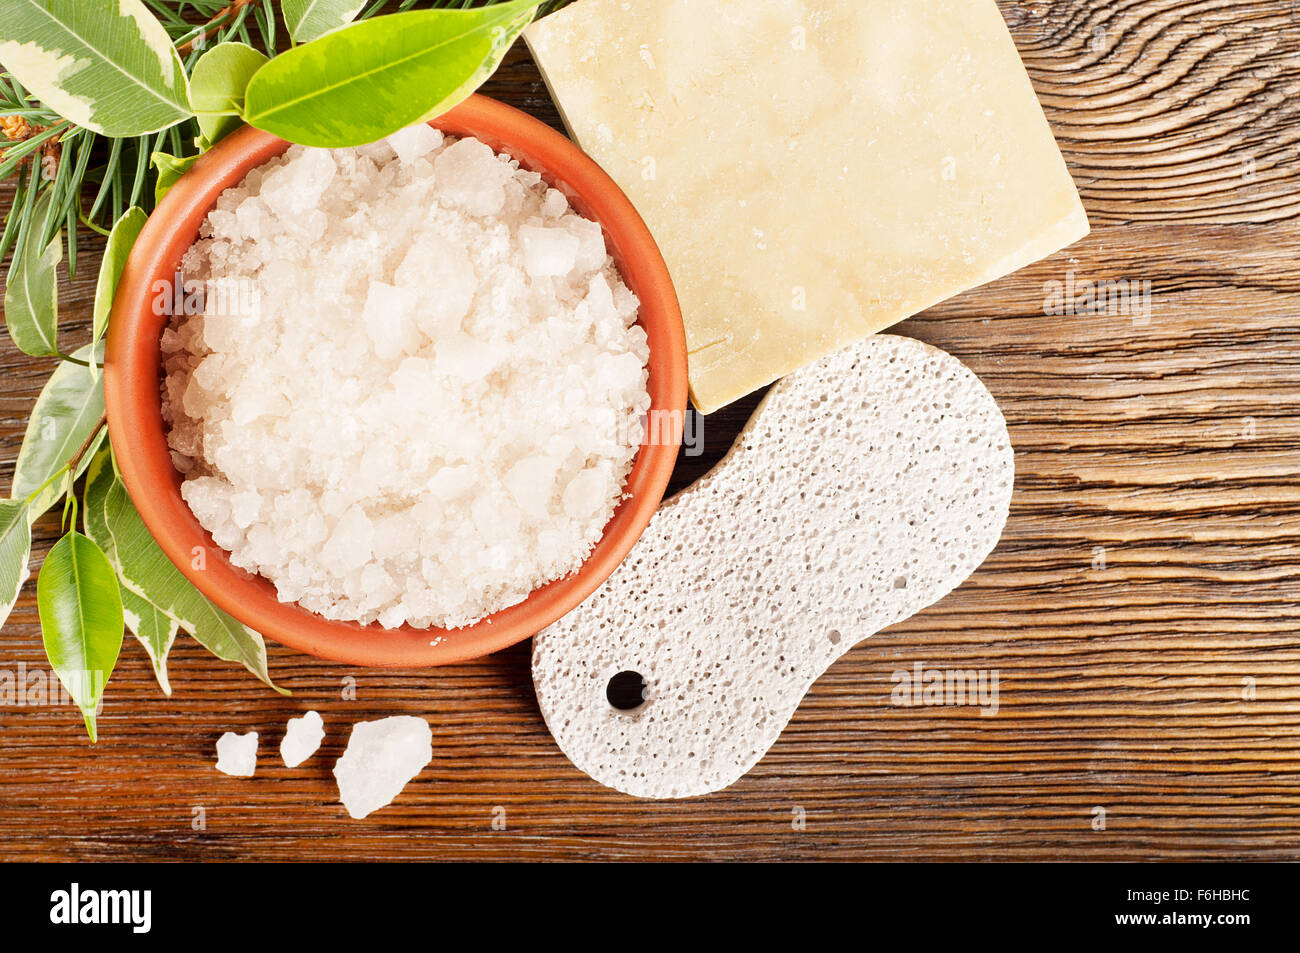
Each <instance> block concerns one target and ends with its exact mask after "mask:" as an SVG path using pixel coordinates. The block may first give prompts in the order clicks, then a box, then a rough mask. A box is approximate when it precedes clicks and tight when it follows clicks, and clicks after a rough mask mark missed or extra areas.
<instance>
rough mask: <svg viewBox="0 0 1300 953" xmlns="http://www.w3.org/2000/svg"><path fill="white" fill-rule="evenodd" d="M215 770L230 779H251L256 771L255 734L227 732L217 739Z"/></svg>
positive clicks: (253, 732)
mask: <svg viewBox="0 0 1300 953" xmlns="http://www.w3.org/2000/svg"><path fill="white" fill-rule="evenodd" d="M217 770H218V771H220V772H221V773H222V774H228V775H230V776H231V777H232V778H251V777H252V776H253V773H254V772H255V771H256V770H257V732H256V731H250V732H248V734H246V735H237V734H235V733H234V732H233V731H227V732H226V733H225V734H224V735H222V736H221V737H220V738H218V739H217Z"/></svg>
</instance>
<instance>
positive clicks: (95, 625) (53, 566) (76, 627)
mask: <svg viewBox="0 0 1300 953" xmlns="http://www.w3.org/2000/svg"><path fill="white" fill-rule="evenodd" d="M36 605H37V608H39V610H40V613H41V634H42V636H43V637H44V639H45V654H46V655H47V656H48V657H49V659H50V665H51V666H52V667H53V668H54V671H55V673H56V674H57V675H58V676H59V681H61V682H62V683H63V687H64V688H66V689H67V690H68V694H69V695H71V696H72V700H73V701H75V702H76V703H77V707H78V708H80V709H81V714H82V715H83V716H84V717H85V719H86V731H87V733H89V735H90V740H91V741H92V742H94V741H95V711H96V709H97V708H98V707H99V701H100V699H101V698H102V697H103V694H104V686H105V685H107V684H108V679H109V676H111V675H112V674H113V668H114V666H116V665H117V656H118V653H120V652H121V651H122V621H123V616H122V596H121V592H120V591H119V589H118V586H117V573H116V572H115V571H114V570H113V565H112V563H110V562H109V561H108V557H106V556H105V555H104V553H103V551H102V550H101V549H100V548H99V547H98V546H97V545H96V544H95V541H94V540H92V539H90V538H89V537H87V536H83V535H81V534H80V533H78V532H76V531H75V530H74V531H73V532H71V533H68V534H67V535H66V536H64V537H63V538H62V539H61V540H59V541H58V542H57V543H55V544H54V548H53V549H51V550H50V554H49V555H48V556H46V557H45V563H44V564H43V565H42V566H41V572H40V575H39V576H37V578H36Z"/></svg>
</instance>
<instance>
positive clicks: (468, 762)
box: [0, 0, 1300, 860]
mask: <svg viewBox="0 0 1300 953" xmlns="http://www.w3.org/2000/svg"><path fill="white" fill-rule="evenodd" d="M1002 7H1003V11H1004V13H1005V14H1006V17H1007V20H1008V22H1009V23H1010V24H1011V25H1012V27H1013V31H1014V33H1015V37H1016V41H1017V43H1018V45H1019V47H1020V49H1021V51H1022V53H1023V55H1024V58H1025V61H1026V63H1027V65H1028V67H1029V69H1030V72H1031V75H1032V77H1033V79H1034V82H1035V84H1036V86H1037V88H1038V90H1039V92H1040V94H1041V97H1042V100H1043V103H1044V107H1045V110H1046V112H1047V114H1048V117H1049V119H1050V120H1051V121H1052V123H1053V125H1054V127H1055V128H1056V130H1057V133H1058V135H1059V136H1060V139H1061V144H1062V148H1063V150H1064V152H1065V155H1066V158H1067V160H1068V161H1069V163H1070V166H1071V168H1072V171H1073V172H1074V174H1075V176H1076V180H1077V181H1078V182H1079V185H1080V188H1081V190H1082V193H1083V196H1084V201H1085V203H1086V205H1087V207H1088V210H1089V213H1090V215H1091V217H1092V220H1093V222H1094V225H1095V226H1096V227H1095V230H1094V232H1093V234H1092V235H1091V236H1090V237H1089V238H1088V239H1087V240H1086V241H1084V242H1082V243H1080V244H1079V245H1078V246H1076V247H1074V248H1072V249H1070V250H1069V251H1068V252H1066V253H1063V254H1061V255H1058V256H1056V257H1055V258H1053V259H1051V260H1049V261H1045V262H1041V263H1039V264H1037V265H1034V266H1033V267H1031V268H1029V269H1026V270H1025V271H1022V272H1020V273H1019V274H1017V275H1014V276H1011V277H1009V278H1007V279H1005V280H1002V281H999V282H996V283H995V284H993V285H990V286H986V287H984V288H981V289H977V290H976V291H973V292H971V293H968V294H965V295H962V296H961V297H959V298H957V299H955V300H953V301H950V302H947V303H945V304H944V305H942V306H940V307H937V308H935V309H933V310H932V311H930V312H927V313H926V314H923V315H921V316H918V317H916V318H914V319H912V320H910V321H907V322H905V323H904V324H902V325H900V326H899V328H898V329H897V330H898V331H899V333H904V334H910V335H914V336H916V337H919V338H921V339H923V340H925V341H928V342H930V343H932V344H935V345H937V346H939V347H942V348H944V349H946V350H948V351H950V352H951V353H953V354H954V355H956V356H957V357H959V358H960V359H962V360H963V361H965V362H966V363H968V364H969V365H970V366H971V367H972V368H973V369H974V370H975V372H976V373H978V374H979V375H980V377H981V378H982V379H983V380H984V381H985V382H986V383H987V384H988V386H989V388H990V389H991V390H992V391H993V393H994V394H995V395H996V397H997V398H998V400H999V403H1000V404H1001V406H1002V408H1003V410H1004V412H1005V414H1006V417H1007V420H1008V422H1009V426H1010V429H1011V435H1012V440H1013V443H1014V444H1015V447H1016V452H1017V457H1016V461H1017V469H1018V473H1017V480H1016V494H1015V497H1014V501H1013V504H1012V512H1011V519H1010V522H1009V523H1008V526H1007V529H1006V533H1005V536H1004V538H1003V540H1002V543H1001V545H1000V546H999V547H998V549H997V550H996V551H995V552H994V553H993V555H992V556H991V557H990V558H989V559H988V561H987V562H986V563H985V565H984V566H983V567H982V568H981V569H980V570H979V571H978V572H977V573H976V574H975V575H974V576H973V577H972V578H971V579H970V580H969V581H968V582H967V583H966V585H964V586H963V587H961V588H960V589H959V590H958V591H957V592H955V593H953V594H952V595H951V596H949V597H948V598H947V599H945V600H943V601H942V602H941V603H940V604H938V605H936V606H934V607H932V608H931V609H929V610H927V611H925V612H922V613H921V614H919V615H917V616H916V617H914V618H912V619H910V620H908V621H907V622H905V623H902V624H900V625H897V626H894V627H893V628H891V629H889V630H887V631H886V632H883V633H881V634H880V635H878V636H876V637H874V638H873V639H871V640H870V641H868V642H867V643H865V644H864V645H862V646H860V647H859V648H857V649H856V650H854V651H851V652H849V653H848V655H847V656H846V657H845V658H843V659H842V660H841V661H839V662H838V663H836V664H835V665H834V666H833V667H832V668H831V670H830V671H829V672H828V673H827V674H826V676H825V677H824V678H823V679H822V680H821V681H820V682H818V684H817V685H816V686H815V687H814V689H813V691H812V693H811V694H810V695H809V697H808V698H807V699H806V700H805V702H804V704H803V705H802V707H801V708H800V709H799V711H798V713H797V714H796V716H795V718H794V720H793V722H792V723H791V725H790V726H789V728H788V729H787V731H786V732H785V734H784V735H783V736H782V738H781V739H780V741H779V742H778V743H777V744H776V746H775V747H774V748H773V749H772V751H771V752H770V753H769V754H768V756H767V757H766V758H764V759H763V761H762V762H761V763H760V764H759V765H758V766H757V767H756V768H755V769H754V770H753V771H752V772H751V773H750V774H749V775H748V776H747V777H745V778H744V779H743V780H741V781H740V782H739V783H737V784H736V785H735V786H734V787H732V788H731V789H729V790H727V791H725V792H722V793H719V794H715V795H712V796H709V797H704V798H698V799H694V800H689V801H683V802H663V803H660V802H645V801H637V800H633V799H630V798H627V797H624V796H623V795H620V794H617V793H615V792H613V791H609V790H605V789H603V788H600V787H599V786H597V785H596V784H595V783H594V782H592V781H590V780H589V779H587V778H586V777H585V776H584V775H582V774H581V773H580V772H578V771H577V770H576V769H575V768H573V767H572V766H571V765H570V764H569V763H568V762H567V761H566V760H565V758H564V757H563V756H562V755H561V754H560V752H559V751H558V750H557V749H556V747H555V746H554V744H553V743H552V742H551V739H550V737H549V735H548V733H547V731H546V728H545V726H544V725H543V723H542V721H541V719H540V716H539V715H538V713H537V708H536V703H535V700H534V698H533V693H532V687H531V683H530V679H529V671H528V646H527V645H522V646H517V647H516V648H514V649H512V650H510V651H506V652H503V653H501V654H499V655H496V656H493V657H491V658H488V659H483V660H480V661H478V662H475V663H472V664H467V665H461V666H456V667H453V668H447V669H442V670H437V671H429V672H421V671H392V672H375V671H361V670H354V669H348V668H344V667H340V666H336V665H331V664H326V663H322V662H319V661H316V660H314V659H311V658H308V657H305V656H301V655H297V654H295V653H293V652H290V651H288V650H285V649H282V648H280V647H278V646H276V647H272V651H271V655H272V665H273V669H274V672H275V674H276V676H277V678H278V679H279V680H280V681H281V682H282V683H283V684H285V685H286V686H287V687H289V688H291V689H293V690H294V691H295V693H296V694H295V697H294V698H292V699H282V698H279V697H277V696H275V695H273V694H271V693H270V692H267V691H265V690H262V689H261V688H260V687H259V686H258V685H257V684H256V683H255V682H254V681H253V680H252V679H250V678H248V677H247V676H245V675H244V674H243V673H242V672H241V670H238V669H235V668H233V667H231V666H228V665H225V664H223V663H220V662H217V661H216V660H214V659H212V658H211V657H209V656H207V655H206V654H205V653H204V652H203V651H202V650H201V649H199V648H197V647H196V646H195V645H194V644H193V643H192V642H188V641H186V640H185V639H182V640H181V641H180V642H178V645H177V648H176V650H175V651H174V653H173V661H172V666H171V668H172V679H173V685H174V688H175V693H174V695H173V696H172V698H170V699H165V698H162V697H161V696H160V695H159V693H158V691H157V689H156V687H155V685H154V683H153V680H152V677H151V675H150V672H149V668H148V665H147V662H146V660H145V656H144V653H143V651H141V650H140V649H139V648H138V647H137V646H134V645H130V646H128V648H127V649H126V651H125V654H124V658H123V661H122V663H121V666H120V668H119V670H118V672H117V674H116V675H115V676H114V679H113V682H112V684H111V687H110V691H109V699H108V702H107V705H106V708H105V711H104V714H103V716H102V717H101V720H100V732H101V738H102V739H103V740H102V741H101V743H100V744H99V746H98V747H97V748H95V749H94V750H92V749H91V748H90V746H89V745H88V744H87V743H86V742H85V740H84V737H83V735H82V731H81V727H80V723H79V722H80V719H79V718H77V717H76V715H75V713H74V712H73V711H72V710H70V709H66V708H51V707H35V708H14V707H9V708H5V707H0V857H3V858H6V859H36V858H60V859H76V858H114V859H127V858H138V859H207V860H229V859H270V858H277V859H291V858H301V859H318V860H348V859H424V858H462V859H559V858H567V859H579V858H604V859H619V858H643V859H644V858H713V859H794V858H834V859H849V858H876V859H888V860H899V859H936V860H943V859H1016V858H1019V859H1026V858H1029V859H1035V858H1038V859H1041V858H1070V859H1083V858H1090V859H1125V858H1127V859H1139V858H1167V859H1168V858H1208V857H1217V858H1255V859H1266V858H1268V859H1294V858H1296V857H1298V856H1300V636H1298V635H1297V633H1298V632H1300V153H1298V152H1297V146H1298V144H1300V117H1298V116H1297V110H1300V19H1298V18H1297V15H1296V13H1295V10H1294V9H1293V7H1294V5H1293V4H1292V3H1291V2H1289V0H1056V2H1029V0H1023V2H1004V3H1003V4H1002ZM488 92H490V93H491V94H493V95H496V96H498V97H500V98H502V99H505V100H506V101H508V102H511V103H513V104H515V105H517V106H520V107H521V108H524V109H526V110H528V111H529V112H532V113H534V114H536V115H539V116H541V117H542V118H544V119H546V120H548V121H550V122H552V123H553V124H556V125H558V117H557V116H556V114H555V111H554V108H553V106H552V105H551V103H550V100H549V98H548V97H547V94H546V91H545V89H544V87H543V86H542V85H541V83H540V81H539V79H538V76H537V74H536V70H535V68H534V67H533V65H532V64H531V62H530V61H529V59H528V57H527V55H526V54H525V53H523V52H522V51H516V52H515V53H514V54H512V56H511V57H510V59H509V60H508V62H507V63H506V65H505V67H504V68H503V69H502V71H501V72H500V73H499V74H498V76H497V78H496V79H495V80H494V81H493V82H492V84H491V85H490V87H489V89H488ZM1027 200H1032V197H1027ZM85 245H86V246H87V247H90V248H94V247H96V245H95V243H94V242H92V241H91V240H90V238H89V237H87V238H86V240H85ZM90 260H91V259H90V258H89V257H88V258H87V261H88V262H89V261H90ZM88 271H89V269H88ZM1071 273H1072V274H1073V281H1074V282H1075V285H1076V287H1078V286H1079V283H1081V282H1085V281H1115V280H1120V279H1123V280H1127V281H1136V282H1139V283H1141V282H1147V281H1149V282H1150V289H1151V297H1150V309H1149V314H1148V313H1146V312H1145V311H1144V310H1143V309H1138V312H1137V313H1136V314H1129V313H1118V309H1112V311H1111V312H1110V313H1105V314H1074V315H1061V316H1051V315H1045V314H1044V298H1045V293H1046V291H1047V289H1049V288H1050V284H1049V283H1050V282H1054V281H1059V282H1062V283H1063V284H1064V283H1065V282H1066V281H1067V280H1070V275H1071ZM1138 287H1139V288H1142V287H1143V286H1142V285H1141V284H1139V285H1138ZM92 289H93V275H91V274H89V273H88V272H87V273H83V274H82V275H80V276H79V277H78V279H77V280H76V281H75V282H72V283H71V284H70V285H69V286H68V287H66V288H65V289H64V295H63V298H62V310H63V314H64V322H65V323H64V328H65V333H66V334H67V335H68V339H69V340H73V339H76V338H77V337H78V336H79V335H82V334H84V331H85V327H86V322H87V320H88V318H87V316H88V314H89V309H90V298H91V292H92ZM49 369H50V365H49V363H48V362H45V361H39V360H33V359H29V358H25V357H23V356H21V355H19V354H17V353H16V352H15V350H14V349H13V348H12V347H11V346H9V344H8V342H7V341H6V342H5V343H4V344H3V346H0V381H2V383H0V461H3V463H2V464H0V470H2V471H3V472H0V479H7V478H8V475H9V474H10V473H11V472H12V463H13V460H14V458H15V457H16V455H17V452H18V447H19V444H20V442H21V436H22V427H23V425H24V422H25V419H26V415H27V413H28V412H29V410H30V407H31V404H32V401H33V400H34V398H35V395H36V393H37V391H38V389H39V386H40V384H41V383H42V381H43V379H44V377H45V375H46V374H47V373H48V371H49ZM755 399H756V398H751V399H749V400H746V401H743V402H741V403H740V404H738V405H736V406H734V407H732V408H728V409H727V410H724V411H721V412H719V413H718V414H715V415H714V416H712V417H710V418H709V419H708V421H707V424H706V429H705V435H706V441H707V452H706V454H705V455H704V456H703V457H700V458H697V459H683V461H682V464H681V466H680V467H679V469H678V473H677V475H676V476H675V479H674V485H675V486H682V485H685V484H686V483H688V482H689V481H690V480H691V479H694V478H695V477H696V476H698V475H699V474H700V473H701V472H703V469H704V468H705V467H706V466H707V465H708V463H709V462H711V461H712V460H716V459H717V457H718V456H720V455H721V454H722V453H723V452H725V450H726V448H727V446H728V445H729V443H730V440H731V438H732V436H733V435H734V433H735V432H736V430H737V429H738V428H739V426H740V425H741V424H742V423H743V421H744V419H745V418H746V416H747V415H748V413H749V412H750V411H751V410H752V408H753V405H754V402H755ZM55 531H56V528H55V526H54V524H53V523H52V522H51V520H49V519H46V520H44V521H42V522H41V524H40V525H39V527H38V533H37V535H38V544H37V551H38V553H39V554H43V553H44V552H45V551H46V550H47V549H48V546H49V545H50V543H51V542H52V540H53V539H54V536H55ZM20 662H22V663H25V664H26V665H27V666H28V667H29V668H31V669H42V670H43V669H44V663H43V657H42V652H41V647H40V635H39V628H38V625H37V620H36V610H35V605H34V594H33V587H32V586H30V585H29V586H28V587H27V589H26V590H25V591H24V594H23V597H22V599H21V601H20V602H19V605H18V607H17V609H16V610H15V612H14V614H13V617H12V618H11V620H10V622H9V624H8V625H7V626H6V627H5V628H4V630H3V632H0V667H4V668H8V669H10V670H12V669H14V668H15V667H16V666H17V665H18V663H20ZM916 662H921V663H923V664H924V665H925V666H926V667H940V668H944V667H957V668H963V669H988V670H996V671H997V672H998V673H999V710H998V713H997V715H996V716H994V717H981V716H980V714H979V711H978V709H976V708H972V707H930V706H921V707H910V708H909V707H900V706H896V705H893V704H891V697H890V695H891V689H892V688H893V683H892V681H891V676H892V674H893V673H894V672H895V671H896V670H904V669H907V670H910V669H911V668H912V666H913V665H914V663H916ZM351 679H355V691H356V700H355V701H349V700H345V699H344V698H343V697H342V693H343V690H344V688H345V687H346V686H345V683H347V680H351ZM307 708H316V709H318V710H320V711H321V712H322V713H323V714H324V717H325V720H326V723H327V727H328V729H329V732H330V733H329V735H328V737H327V740H326V744H325V747H324V749H323V750H322V752H321V754H320V755H318V756H317V757H315V758H314V759H312V760H311V761H309V762H308V763H307V764H306V765H305V766H304V767H302V768H299V769H294V770H288V769H285V768H283V767H282V766H279V764H278V760H277V758H276V751H275V749H276V746H277V745H278V743H279V740H280V738H281V736H282V732H283V726H284V723H285V721H286V720H287V719H288V717H290V716H291V715H292V714H294V713H296V712H298V711H301V710H304V709H307ZM396 713H413V714H420V715H424V716H427V717H428V719H429V721H430V723H431V724H432V726H433V730H434V761H433V764H432V765H431V766H430V767H429V768H428V769H427V770H426V771H425V772H424V774H423V775H421V777H420V779H419V780H418V781H416V782H414V783H413V784H411V785H410V786H409V787H408V788H407V790H406V792H405V793H404V794H403V795H402V797H401V798H400V799H399V801H398V802H397V803H396V804H394V805H393V806H392V807H390V808H388V809H386V810H384V811H381V812H380V813H378V814H376V815H374V816H372V817H371V818H369V819H368V820H366V821H364V822H352V821H350V820H348V818H347V817H346V815H345V814H344V812H343V811H342V809H341V807H340V806H339V805H338V804H337V802H336V799H335V790H334V785H333V781H332V778H331V776H330V773H329V771H330V766H331V765H332V764H333V761H334V758H335V757H336V756H337V755H338V754H339V753H340V752H341V750H342V747H343V743H344V741H345V738H346V726H347V725H350V724H351V723H352V722H355V721H357V720H361V719H365V718H374V717H381V716H385V715H390V714H396ZM227 729H232V730H236V731H245V730H257V731H259V732H262V738H263V748H262V761H261V766H260V768H259V773H258V776H257V777H256V778H253V779H251V780H235V779H230V778H225V777H223V776H221V775H218V774H217V773H216V772H215V771H214V770H213V769H212V761H213V745H214V743H215V741H216V738H217V736H218V735H219V734H220V733H221V732H222V731H224V730H227ZM199 808H202V809H203V812H204V818H205V821H206V828H205V829H203V830H196V829H194V828H195V817H196V811H197V809H199ZM1097 808H1104V809H1105V812H1106V825H1105V828H1106V829H1105V830H1094V829H1093V825H1094V818H1095V816H1096V813H1095V810H1096V809H1097ZM497 809H501V810H502V811H504V819H505V830H494V829H493V827H492V821H493V818H494V812H495V816H497V817H500V816H502V815H501V812H500V811H497ZM801 813H802V816H803V817H804V819H805V824H804V827H803V829H802V830H799V829H796V828H797V827H798V825H796V824H794V823H792V822H793V821H794V820H795V819H796V818H798V817H799V816H800V815H801Z"/></svg>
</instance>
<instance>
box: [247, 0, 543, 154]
mask: <svg viewBox="0 0 1300 953" xmlns="http://www.w3.org/2000/svg"><path fill="white" fill-rule="evenodd" d="M537 6H538V3H537V0H511V2H509V3H499V4H496V5H494V6H490V7H479V8H475V9H472V10H416V11H412V12H410V13H394V14H391V15H388V16H381V17H376V18H375V19H373V20H362V21H361V22H360V23H354V24H352V25H351V26H347V27H344V28H343V29H341V30H336V31H334V32H333V33H329V34H327V35H325V36H323V37H321V38H320V39H319V40H314V41H312V42H311V43H307V44H306V45H304V46H299V47H297V48H296V49H292V50H289V51H288V52H287V53H283V54H281V55H280V56H277V57H276V58H275V59H273V60H271V62H269V63H267V64H266V65H265V66H263V67H262V68H261V69H260V70H258V71H257V73H256V75H254V76H253V79H252V81H251V82H250V83H249V84H248V90H247V95H246V97H245V102H244V119H245V120H246V121H247V122H249V123H250V124H252V125H254V126H256V127H257V128H258V129H264V130H266V131H267V132H270V133H274V134H275V135H277V136H280V137H282V138H284V139H288V140H290V141H292V142H298V143H302V144H303V145H308V146H325V147H342V146H355V145H361V144H363V143H367V142H374V141H375V140H377V139H382V138H383V137H384V136H387V135H389V134H391V133H394V132H397V131H398V130H399V129H405V128H406V127H407V126H410V125H414V124H415V123H417V122H421V121H424V120H428V119H432V118H433V117H434V116H437V115H439V114H440V113H443V112H446V111H447V110H448V109H450V108H452V107H453V106H455V105H456V104H457V103H459V102H461V100H463V99H465V97H467V96H468V95H469V94H470V93H472V92H473V91H474V90H475V89H477V88H478V87H479V86H480V85H481V84H482V83H483V81H484V80H486V79H487V78H488V77H489V76H491V75H492V73H493V72H494V71H495V70H496V68H497V65H498V64H499V63H500V62H501V58H502V57H503V56H504V55H505V53H506V50H508V49H509V48H510V44H511V43H513V42H514V40H515V37H516V36H518V35H519V33H520V32H521V31H522V30H523V29H524V27H526V26H527V25H528V24H529V22H531V20H532V18H533V13H534V11H535V10H536V8H537Z"/></svg>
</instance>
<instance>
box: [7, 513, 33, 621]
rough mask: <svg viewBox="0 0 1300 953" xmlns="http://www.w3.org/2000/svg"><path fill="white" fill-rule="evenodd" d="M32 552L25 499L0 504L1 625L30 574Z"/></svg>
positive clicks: (29, 524)
mask: <svg viewBox="0 0 1300 953" xmlns="http://www.w3.org/2000/svg"><path fill="white" fill-rule="evenodd" d="M31 553H32V529H31V523H29V522H28V520H27V504H26V503H24V502H23V501H22V500H3V501H0V625H4V623H5V620H6V619H8V618H9V613H10V612H11V611H12V610H13V607H14V603H15V602H17V601H18V592H19V590H21V589H22V587H23V583H24V582H26V581H27V577H28V576H29V575H31V572H30V570H29V569H28V568H27V561H28V559H29V558H30V557H31Z"/></svg>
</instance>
